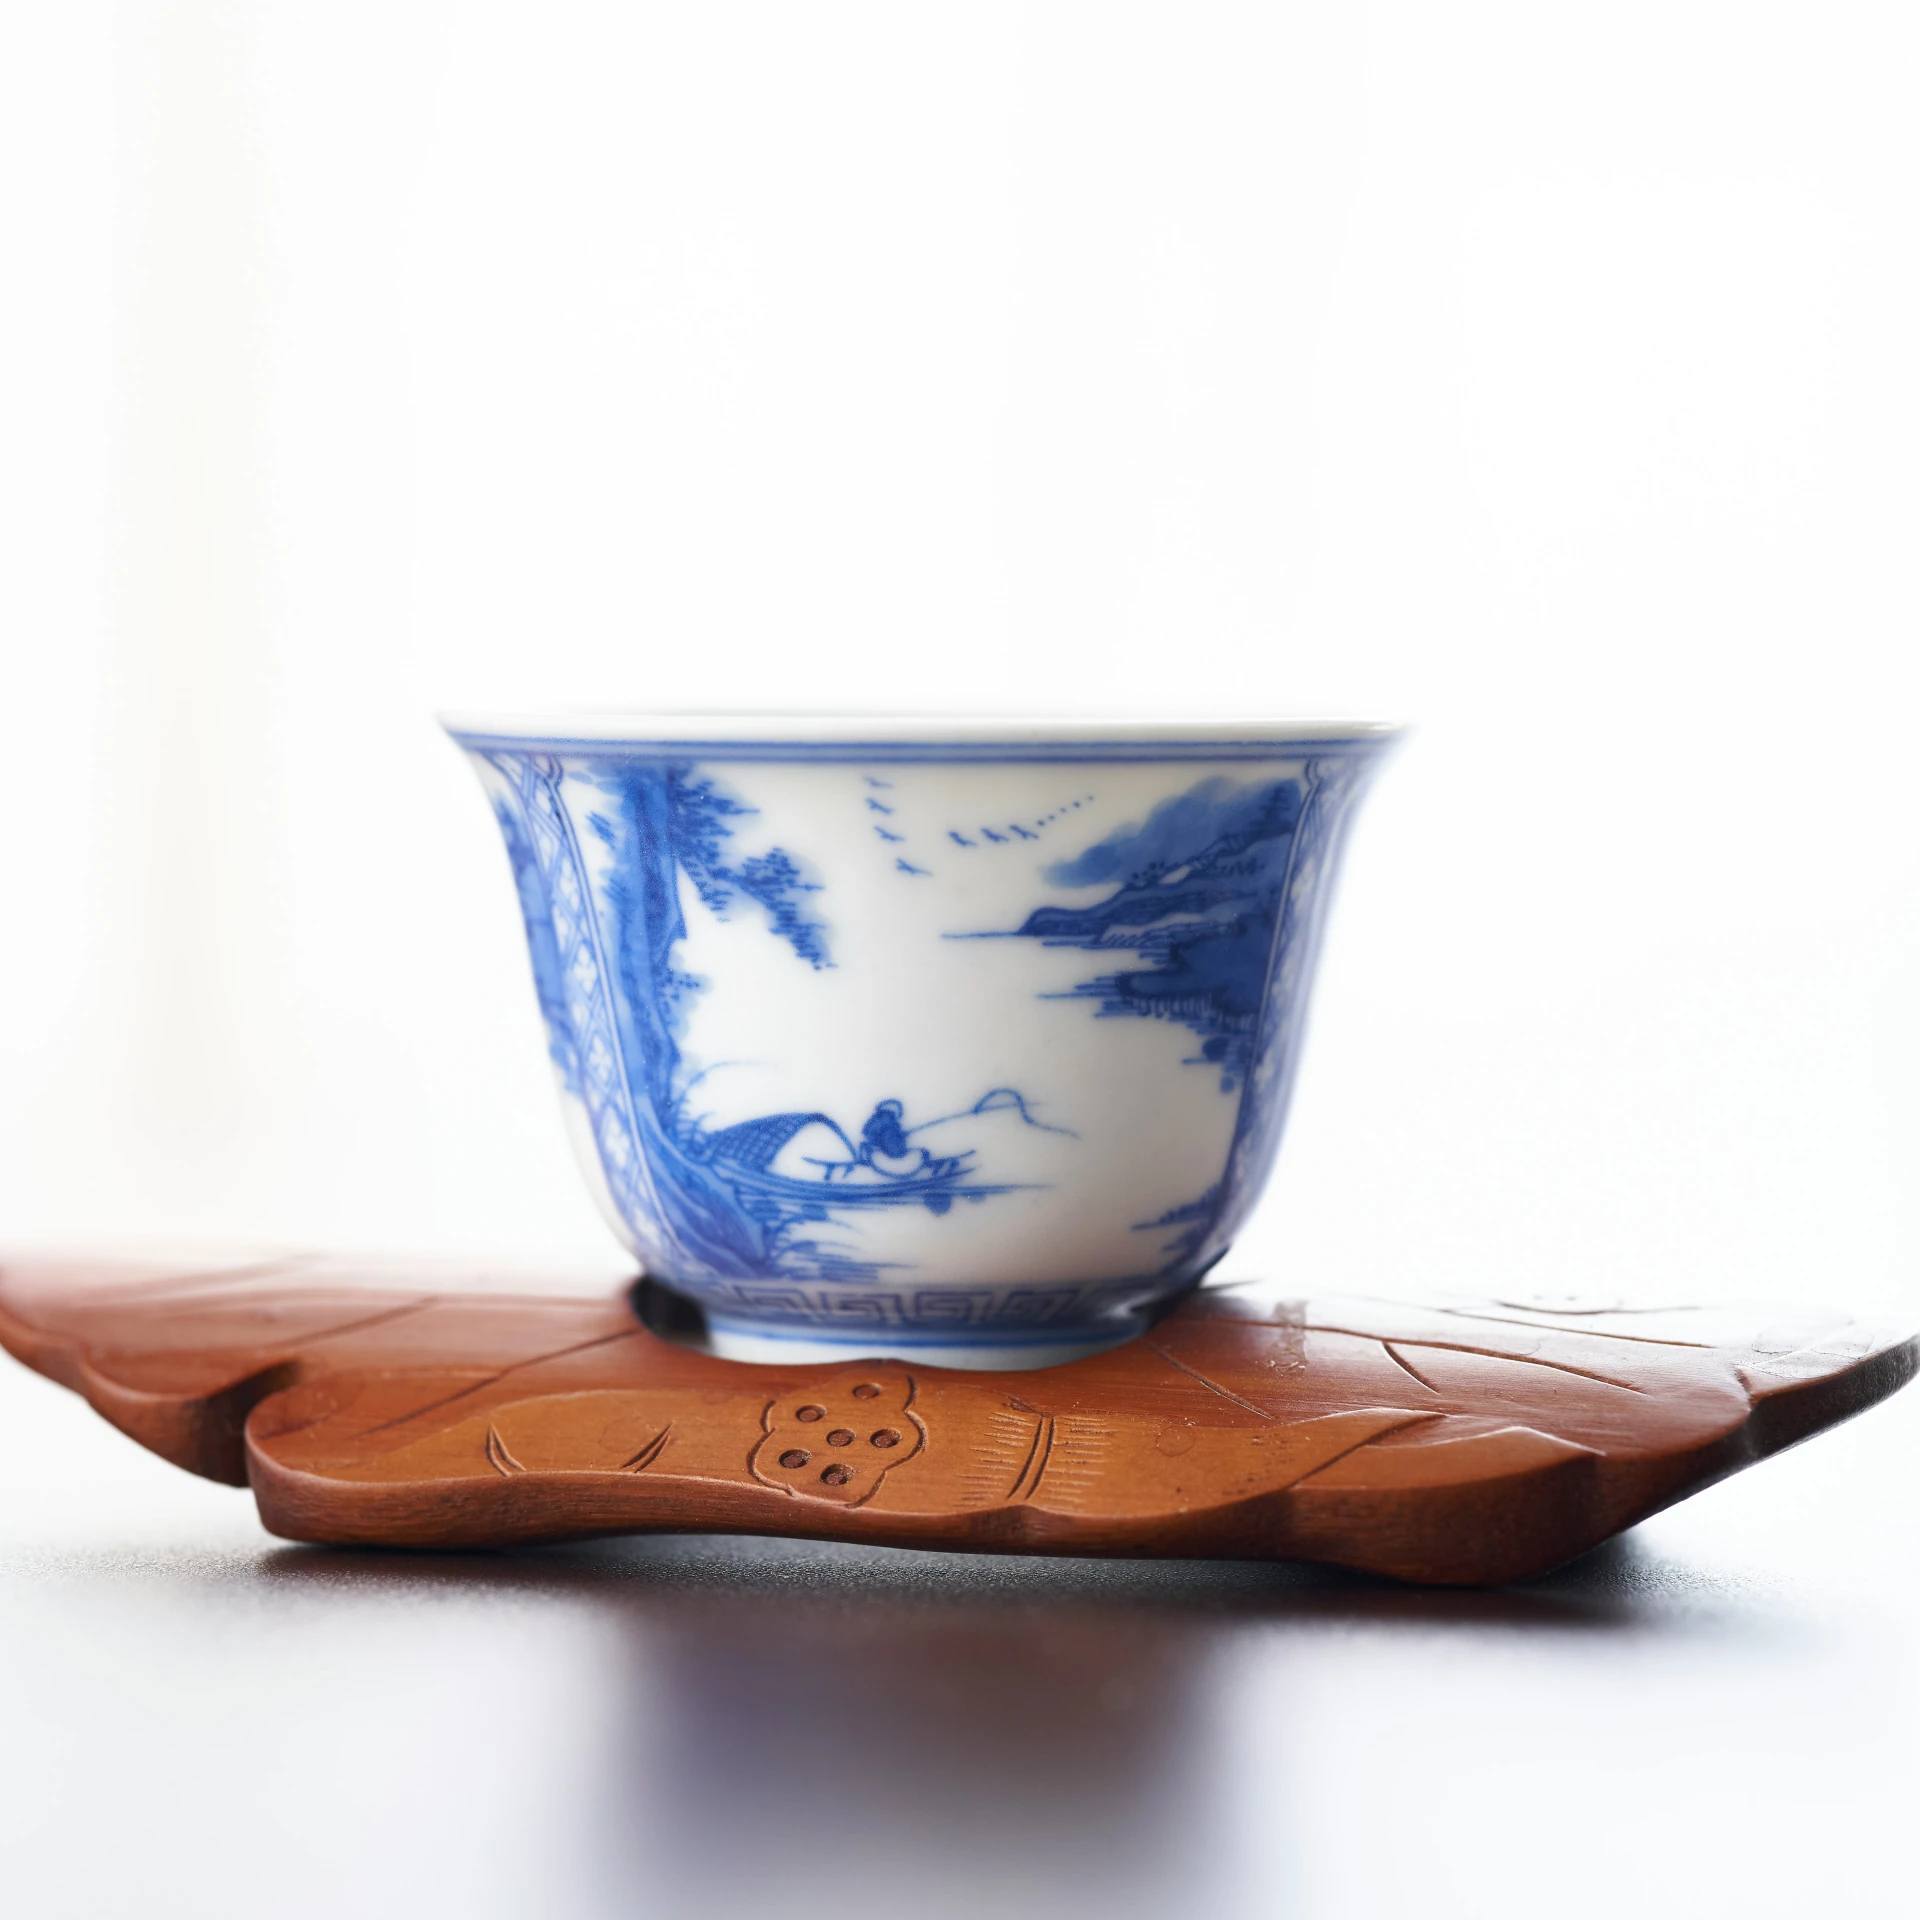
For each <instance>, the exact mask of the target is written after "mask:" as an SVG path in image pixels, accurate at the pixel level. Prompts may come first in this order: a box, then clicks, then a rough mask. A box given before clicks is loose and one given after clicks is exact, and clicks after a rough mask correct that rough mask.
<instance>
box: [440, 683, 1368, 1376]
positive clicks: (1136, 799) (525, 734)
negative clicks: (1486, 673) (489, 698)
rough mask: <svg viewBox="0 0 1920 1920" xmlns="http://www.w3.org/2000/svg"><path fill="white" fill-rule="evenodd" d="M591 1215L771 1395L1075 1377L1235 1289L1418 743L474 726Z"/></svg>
mask: <svg viewBox="0 0 1920 1920" xmlns="http://www.w3.org/2000/svg"><path fill="white" fill-rule="evenodd" d="M447 726H448V731H449V732H451V733H452V735H453V737H454V738H455V739H456V740H457V741H458V742H459V743H460V745H461V746H462V747H464V748H465V749H466V751H467V753H468V754H469V755H470V756H471V757H472V759H473V762H474V764H475V766H476V767H477V768H478V770H479V773H480V777H481V779H482V781H483V782H484V784H485V786H486V789H487V792H488V795H489V796H490V798H491V799H492V801H493V806H494V811H495V813H496V814H497V816H498V818H499V821H500V827H501V830H502V832H503V833H504V834H505V836H506V841H507V851H508V853H509V855H510V857H511V859H512V863H513V873H514V879H515V882H516V884H517V885H518V887H519V890H520V904H521V908H522V911H523V913H524V915H525V918H526V925H527V937H528V941H529V943H530V945H531V947H532V952H533V973H534V981H535V985H536V987H537V988H538V991H539V996H540V1006H541V1011H542V1012H543V1013H544V1015H545V1016H546V1023H547V1032H548V1035H549V1038H550V1041H551V1050H552V1058H553V1064H554V1067H555V1070H556V1072H557V1074H558V1077H559V1081H560V1088H561V1101H562V1105H563V1106H564V1108H565V1111H566V1115H567V1119H568V1123H569V1127H570V1130H571V1132H572V1136H573V1140H574V1144H575V1147H576V1148H577V1149H578V1152H579V1157H580V1161H581V1165H582V1167H583V1168H584V1170H585V1172H586V1177H587V1183H588V1185H589V1186H590V1187H591V1188H592V1189H593V1192H594V1196H595V1198H596V1199H597V1200H598V1201H599V1203H600V1206H601V1208H602V1209H603V1210H604V1212H605V1213H606V1216H607V1218H608V1220H609V1221H610V1222H611V1223H612V1226H613V1229H614V1231H615V1232H616V1233H617V1234H618V1235H619V1236H620V1238H621V1239H622V1241H624V1242H625V1244H626V1245H627V1246H628V1247H629V1248H630V1249H631V1250H632V1251H633V1253H634V1254H636V1255H637V1256H638V1257H639V1259H640V1260H641V1261H642V1262H643V1263H644V1265H645V1268H646V1270H647V1272H648V1273H649V1274H650V1275H651V1276H653V1277H654V1279H656V1280H657V1281H660V1282H662V1283H664V1284H665V1285H667V1286H668V1287H669V1288H671V1289H673V1290H676V1291H678V1292H680V1293H682V1294H685V1295H687V1296H690V1297H691V1298H692V1299H693V1300H695V1301H697V1302H698V1303H699V1305H700V1306H701V1307H702V1308H703V1309H704V1311H705V1315H706V1319H707V1324H708V1328H709V1336H710V1338H711V1341H712V1343H713V1345H714V1347H715V1349H716V1350H717V1351H718V1352H720V1353H722V1354H724V1355H729V1356H732V1357H735V1358H740V1359H755V1360H766V1359H782V1360H791V1359H800V1358H805V1359H822V1358H852V1357H855V1356H860V1355H873V1354H897V1355H915V1356H919V1357H921V1358H923V1359H927V1360H932V1361H937V1362H939V1363H941V1364H945V1365H949V1366H974V1367H983V1366H992V1367H1020V1366H1038V1365H1046V1364H1050V1363H1052V1362H1056V1361H1062V1360H1067V1359H1072V1358H1076V1357H1078V1356H1080V1355H1082V1354H1086V1353H1090V1352H1095V1351H1098V1350H1099V1349H1100V1348H1102V1347H1106V1346H1109V1345H1112V1344H1113V1343H1115V1342H1116V1341H1119V1340H1122V1339H1125V1338H1127V1337H1128V1336H1129V1335H1131V1334H1133V1333H1136V1332H1138V1331H1139V1330H1140V1329H1141V1328H1142V1327H1143V1326H1144V1325H1146V1324H1147V1323H1148V1321H1149V1320H1150V1319H1151V1317H1152V1315H1153V1313H1154V1311H1155V1310H1156V1309H1157V1308H1159V1307H1161V1306H1162V1305H1164V1303H1166V1302H1167V1301H1168V1300H1169V1299H1171V1298H1172V1297H1173V1296H1176V1295H1178V1294H1180V1293H1182V1292H1183V1291H1185V1290H1186V1289H1188V1288H1190V1287H1192V1286H1194V1285H1195V1284H1196V1283H1197V1282H1198V1281H1199V1279H1200V1277H1201V1276H1202V1275H1203V1274H1204V1273H1205V1272H1206V1271H1207V1269H1208V1268H1209V1267H1210V1266H1212V1265H1213V1263H1214V1262H1215V1261H1216V1260H1218V1259H1219V1258H1220V1256H1221V1255H1222V1254H1223V1253H1224V1252H1225V1251H1226V1249H1227V1247H1228V1245H1229V1243H1230V1242H1231V1241H1232V1239H1233V1236H1234V1233H1235V1232H1236V1230H1237V1229H1238V1227H1239V1225H1240V1223H1241V1221H1242V1220H1243V1219H1244V1218H1245V1217H1246V1214H1247V1212H1248V1210H1249V1209H1250V1208H1251V1206H1252V1205H1253V1203H1254V1201H1255V1199H1256V1198H1257V1197H1258V1195H1259V1192H1260V1189H1261V1187H1262V1185H1263V1184H1264V1182H1265V1180H1266V1177H1267V1174H1268V1171H1269V1169H1270V1168H1271V1166H1272V1163H1273V1158H1274V1153H1275V1150H1276V1148H1277V1146H1278V1144H1279V1137H1280V1128H1281V1122H1282V1118H1283V1116H1284V1112H1285V1109H1286V1104H1287V1096H1288V1092H1289V1089H1290V1087H1291V1085H1292V1081H1293V1077H1294V1068H1295V1065H1296V1062H1297V1060H1298V1057H1299V1048H1300V1034H1301V1020H1302V1015H1303V1013H1304V1011H1305V1007H1306V1000H1307V990H1308V986H1309V984H1310V981H1311V977H1312V973H1313V966H1314V958H1315V954H1316V951H1317V949H1318V946H1319V940H1320V930H1321V925H1322V921H1323V918H1324V915H1325V911H1326V906H1327V898H1328V892H1329V888H1330V885H1331V882H1332V879H1333V872H1334V867H1335V865H1336V863H1337V860H1338V857H1339V852H1340V846H1341V842H1342V839H1343V837H1344V835H1345V832H1346V829H1347V826H1348V823H1349V821H1350V819H1351V817H1352V814H1353V810H1354V806H1355V804H1356V802H1357V801H1358V799H1359V797H1360V794H1361V792H1362V790H1363V788H1364V787H1365V785H1366V783H1367V780H1368V777H1369V775H1370V774H1371V773H1372V771H1373V770H1374V768H1375V766H1376V765H1377V763H1378V761H1379V759H1380V757H1381V754H1382V752H1383V751H1384V749H1385V748H1386V747H1387V746H1388V745H1389V744H1390V743H1391V740H1392V738H1393V734H1392V730H1391V729H1389V728H1386V727H1380V726H1373V725H1337V726H1336V725H1314V724H1280V723H1271V724H1269V723H1250V722H1249V723H1242V722H1222V723H1218V724H1213V723H1206V724H1198V723H1196V724H1166V725H1160V724H1154V723H1128V722H1122V723H1113V724H1094V723H1082V722H1052V721H1010V720H1000V721H995V720H980V721H954V720H893V719H833V720H830V719H821V718H806V717H771V716H764V715H754V716H721V717H713V718H690V717H685V716H673V717H666V716H626V715H617V716H596V717H586V716H580V717H574V718H567V719H465V718H461V719H454V720H450V721H448V722H447Z"/></svg>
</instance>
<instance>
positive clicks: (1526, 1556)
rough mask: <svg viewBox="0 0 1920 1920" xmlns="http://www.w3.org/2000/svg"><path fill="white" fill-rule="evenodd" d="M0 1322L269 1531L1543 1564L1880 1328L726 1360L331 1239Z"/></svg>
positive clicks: (1194, 1318) (41, 1289) (1637, 1513)
mask: <svg viewBox="0 0 1920 1920" xmlns="http://www.w3.org/2000/svg"><path fill="white" fill-rule="evenodd" d="M0 1344H4V1345H5V1346H6V1347H7V1348H8V1349H9V1350H10V1351H11V1352H12V1353H14V1354H15V1355H17V1356H18V1357H19V1358H20V1359H22V1360H24V1361H25V1362H26V1363H27V1364H28V1365H29V1366H31V1367H36V1368H38V1369H39V1371H40V1372H42V1373H44V1374H47V1375H49V1376H50V1377H51V1378H53V1379H55V1380H58V1381H60V1382H62V1383H63V1384H64V1385H66V1386H69V1387H71V1388H73V1389H74V1390H75V1391H76V1392H78V1393H81V1394H84V1395H85V1396H86V1398H87V1400H88V1401H89V1402H90V1403H91V1404H92V1406H93V1407H94V1408H95V1409H96V1410H97V1411H98V1412H99V1413H101V1414H102V1415H104V1416H105V1418H107V1419H108V1420H110V1421H111V1422H112V1423H113V1424H114V1425H115V1426H116V1427H118V1428H120V1429H121V1431H122V1432H124V1433H127V1434H130V1435H131V1436H132V1437H133V1438H134V1439H136V1440H138V1441H140V1442H141V1444H142V1445H144V1446H147V1447H150V1448H152V1449H153V1451H154V1452H156V1453H158V1454H160V1455H162V1456H163V1457H164V1458H166V1459H168V1460H171V1461H173V1462H174V1463H175V1464H176V1465H179V1466H182V1467H185V1468H187V1469H188V1470H189V1471H190V1472H193V1473H199V1474H205V1475H207V1476H208V1477H209V1478H212V1479H215V1480H224V1481H228V1482H231V1483H232V1484H234V1485H237V1486H245V1485H249V1484H250V1485H251V1486H252V1488H253V1491H254V1496H255V1498H256V1500H257V1501H258V1502H259V1507H260V1516H261V1519H262V1520H263V1521H264V1522H265V1523H266V1525H267V1526H268V1527H269V1528H270V1529H271V1530H272V1531H273V1532H275V1533H277V1534H280V1535H283V1536H284V1537H286V1538H288V1539H292V1540H311V1541H326V1542H330V1543H334V1544H339V1545H366V1546H372V1545H379V1546H405V1547H480V1546H504V1545H508V1544H511V1543H514V1542H523V1541H537V1540H556V1539H566V1538H577V1537H580V1536H583V1535H589V1534H603V1533H631V1532H642V1531H655V1530H658V1531H668V1532H729V1533H763V1534H789V1535H797V1536H804V1537H807V1538H813V1539H827V1540H853V1541H865V1542H872V1543H880V1544H886V1545H892V1546H906V1547H945V1548H958V1549H965V1550H968V1551H974V1552H991V1553H1050V1554H1181V1555H1199V1556H1233V1557H1254V1558H1272V1559H1305V1560H1322V1561H1329V1562H1332V1563H1334V1564H1336V1565H1339V1566H1344V1567H1353V1568H1358V1569H1361V1570H1364V1571H1368V1572H1373V1573H1381V1574H1389V1575H1393V1576H1395V1577H1397V1578H1399V1579H1403V1580H1422V1581H1442V1582H1449V1583H1469V1584H1481V1583H1488V1582H1495V1581H1503V1580H1513V1579H1521V1578H1525V1577H1528V1576H1530V1575H1533V1574H1538V1573H1542V1572H1545V1571H1546V1570H1547V1569H1549V1568H1551V1567H1554V1566H1557V1565H1558V1564H1560V1563H1561V1562H1562V1561H1565V1560H1568V1559H1571V1558H1572V1557H1573V1556H1574V1555H1575V1554H1578V1553H1582V1552H1584V1551H1585V1550H1586V1549H1587V1548H1589V1547H1592V1546H1594V1545H1596V1544H1597V1543H1598V1542H1600V1541H1602V1540H1604V1539H1606V1538H1607V1537H1608V1536H1609V1535H1610V1534H1613V1533H1616V1532H1618V1531H1619V1530H1620V1529H1621V1528H1623V1527H1627V1526H1631V1525H1632V1524H1633V1523H1634V1522H1635V1521H1637V1520H1641V1519H1644V1518H1645V1517H1646V1516H1647V1515H1648V1514H1650V1513H1653V1512H1655V1511H1657V1510H1658V1509H1659V1508H1661V1507H1664V1506H1668V1505H1670V1504H1671V1503H1672V1502H1674V1501H1676V1500H1679V1499H1682V1498H1684V1497H1685V1496H1686V1495H1687V1494H1690V1493H1693V1492H1695V1491H1697V1490H1698V1489H1699V1488H1701V1487H1703V1486H1706V1485H1707V1484H1708V1483H1709V1482H1711V1481H1714V1480H1717V1479H1720V1478H1722V1477H1723V1476H1725V1475H1727V1474H1729V1473H1733V1472H1735V1471H1737V1470H1738V1469H1739V1468H1741V1467H1744V1466H1747V1465H1749V1464H1751V1463H1752V1462H1753V1461H1755V1460H1757V1459H1760V1458H1761V1457H1763V1456H1764V1455H1766V1454H1769V1453H1773V1452H1776V1451H1778V1450H1779V1449H1780V1448H1781V1447H1785V1446H1789V1445H1791V1444H1792V1443H1793V1442H1795V1441H1797V1440H1803V1439H1805V1438H1806V1437H1807V1436H1808V1435H1810V1434H1813V1433H1817V1432H1818V1431H1819V1430H1820V1429H1821V1428H1823V1427H1828V1426H1832V1425H1833V1424H1834V1423H1835V1422H1836V1421H1839V1420H1844V1419H1845V1418H1847V1417H1848V1416H1849V1415H1850V1414H1854V1413H1858V1412H1859V1411H1861V1410H1862V1409H1863V1408H1865V1407H1868V1406H1871V1405H1872V1404H1873V1403H1874V1402H1875V1401H1876V1400H1880V1399H1883V1398H1884V1397H1885V1396H1886V1395H1887V1394H1889V1393H1891V1392H1893V1391H1894V1390H1895V1389H1896V1388H1897V1387H1899V1386H1901V1385H1902V1384H1904V1382H1905V1381H1906V1380H1908V1379H1909V1378H1910V1377H1911V1375H1912V1374H1913V1372H1914V1369H1915V1364H1916V1342H1915V1340H1914V1339H1913V1338H1911V1337H1907V1336H1903V1335H1900V1334H1898V1333H1893V1332H1889V1331H1887V1330H1885V1329H1880V1328H1875V1327H1870V1326H1865V1325H1861V1324H1859V1323H1856V1322H1853V1321H1850V1320H1848V1319H1847V1318H1846V1316H1844V1315H1842V1314H1836V1313H1812V1314H1805V1315H1800V1316H1797V1317H1782V1316H1780V1315H1779V1314H1777V1313H1758V1314H1752V1313H1750V1314H1744V1315H1743V1314H1741V1313H1738V1312H1734V1311H1731V1310H1720V1309H1715V1310H1708V1309H1701V1308H1686V1307H1680V1308H1663V1309H1648V1310H1639V1311H1636V1310H1632V1309H1629V1308H1626V1307H1621V1306H1613V1307H1607V1308H1600V1309H1589V1310H1581V1311H1575V1310H1569V1309H1566V1308H1561V1309H1560V1310H1548V1309H1546V1308H1542V1307H1539V1306H1536V1305H1529V1304H1526V1303H1524V1302H1519V1303H1501V1302H1464V1303H1460V1302H1453V1303H1447V1304H1442V1305H1425V1306H1416V1305H1407V1304H1402V1303H1398V1302H1395V1301H1391V1300H1382V1299H1373V1298H1369V1297H1362V1296H1347V1297H1340V1296H1327V1297H1324V1298H1314V1299H1309V1300H1302V1301H1296V1302H1291V1303H1288V1304H1285V1305H1281V1306H1275V1305H1274V1304H1272V1303H1271V1302H1261V1301H1257V1300H1254V1299H1250V1298H1246V1297H1243V1296H1241V1295H1239V1294H1236V1293H1235V1292H1233V1291H1230V1290H1228V1291H1221V1292H1217V1293H1216V1292H1203V1293H1200V1294H1197V1295H1194V1296H1192V1297H1191V1298H1190V1299H1188V1300H1187V1301H1186V1302H1185V1303H1184V1304H1183V1305H1182V1306H1180V1307H1179V1308H1178V1309H1177V1310H1175V1311H1174V1312H1173V1313H1172V1314H1170V1315H1169V1316H1168V1317H1167V1318H1166V1319H1164V1320H1162V1321H1161V1322H1160V1324H1159V1325H1158V1326H1156V1327H1155V1328H1154V1329H1153V1331H1152V1332H1150V1333H1148V1334H1146V1335H1144V1336H1142V1337H1141V1338H1140V1339H1138V1340H1136V1341H1134V1342H1132V1343H1131V1344H1130V1345H1127V1346H1125V1347H1121V1348H1118V1349H1116V1350H1114V1351H1112V1352H1109V1353H1106V1354H1102V1355H1099V1356H1097V1357H1096V1358H1094V1359H1090V1360H1080V1361H1076V1362H1073V1363H1072V1364H1070V1365H1066V1366H1061V1367H1054V1368H1049V1369H1046V1370H1043V1371H1040V1372H1023V1373H971V1372H966V1373H963V1372H956V1371H953V1370H951V1369H947V1368H942V1367H938V1366H932V1365H922V1364H920V1363H919V1362H917V1361H915V1362H905V1361H899V1360H862V1361H856V1362H852V1363H849V1364H845V1365H835V1366H800V1365H796V1366H791V1367H786V1366H775V1367H762V1366H745V1365H741V1364H739V1363H737V1362H730V1361H725V1360H720V1359H716V1358H714V1357H712V1356H711V1355H708V1354H706V1353H703V1352H700V1351H697V1350H695V1349H693V1348H690V1347H688V1346H686V1345H683V1344H680V1343H678V1342H676V1341H673V1340H669V1339H665V1338H662V1337H661V1336H660V1335H658V1334H656V1333H653V1332H651V1331H649V1329H648V1328H647V1326H646V1325H644V1324H643V1323H642V1320H641V1318H640V1316H639V1315H638V1313H637V1312H636V1310H635V1302H634V1297H633V1295H632V1292H631V1290H629V1289H621V1290H619V1291H617V1292H612V1293H608V1294H604V1295H600V1296H597V1297H596V1296H588V1297H582V1298H565V1297H554V1296H550V1295H545V1294H540V1295H528V1294H519V1295H510V1294H503V1293H499V1292H494V1291H489V1290H486V1288H485V1287H484V1285H483V1284H482V1283H481V1279H480V1276H477V1275H475V1276H471V1277H469V1278H468V1279H467V1280H466V1281H465V1283H464V1284H462V1281H461V1278H460V1277H459V1276H457V1275H455V1276H449V1275H448V1274H447V1273H446V1272H445V1271H444V1270H434V1269H407V1268H399V1267H392V1268H383V1267H379V1266H377V1265H369V1264H368V1263H365V1262H361V1263H352V1262H347V1261H339V1260H317V1259H315V1260H304V1261H282V1262H278V1263H275V1264H272V1265H265V1266H253V1267H239V1266H231V1267H227V1268H224V1269H214V1270H210V1271H209V1270H201V1271H197V1272H190V1273H189V1272H178V1271H175V1272H169V1271H167V1270H166V1269H164V1268H158V1267H150V1268H144V1269H141V1268H132V1267H121V1268H102V1267H100V1266H97V1265H95V1266H87V1267H83V1266H79V1265H60V1264H53V1263H46V1262H42V1263H38V1264H32V1263H26V1264H23V1263H17V1262H16V1263H11V1264H5V1265H0Z"/></svg>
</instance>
